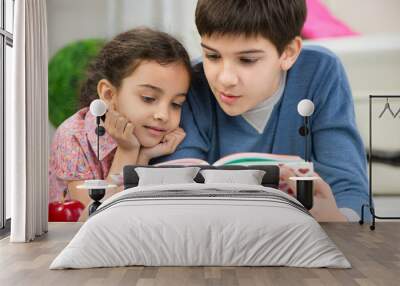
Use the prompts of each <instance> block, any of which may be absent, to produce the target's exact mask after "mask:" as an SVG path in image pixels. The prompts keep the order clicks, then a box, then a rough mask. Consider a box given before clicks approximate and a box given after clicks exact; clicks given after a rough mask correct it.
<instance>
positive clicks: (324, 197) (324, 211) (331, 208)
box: [279, 166, 347, 222]
mask: <svg viewBox="0 0 400 286" xmlns="http://www.w3.org/2000/svg"><path fill="white" fill-rule="evenodd" d="M279 168H280V177H281V178H282V179H284V180H285V182H286V183H287V184H288V185H289V186H290V189H291V190H292V191H293V196H294V197H297V193H296V182H295V181H292V180H290V179H289V178H290V177H296V174H295V172H294V170H293V169H290V168H289V167H287V166H280V167H279ZM315 175H316V176H318V177H319V175H318V174H317V173H315ZM310 213H311V214H312V216H313V217H314V218H315V219H316V220H317V221H319V222H324V221H325V222H326V221H347V219H346V217H345V216H344V215H343V214H342V213H341V212H340V210H339V209H338V207H337V205H336V201H335V197H334V196H333V193H332V190H331V187H330V186H329V185H328V184H327V183H326V182H325V181H324V180H323V179H322V178H321V179H319V180H314V204H313V207H312V209H311V210H310Z"/></svg>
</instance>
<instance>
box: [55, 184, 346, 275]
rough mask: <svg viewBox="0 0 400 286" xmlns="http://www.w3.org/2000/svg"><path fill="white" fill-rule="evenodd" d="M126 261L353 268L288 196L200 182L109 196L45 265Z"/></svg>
mask: <svg viewBox="0 0 400 286" xmlns="http://www.w3.org/2000/svg"><path fill="white" fill-rule="evenodd" d="M130 265H144V266H292V267H330V268H350V267H351V266H350V263H349V262H348V260H347V259H346V258H345V257H344V255H343V253H342V252H341V251H340V250H339V249H338V248H337V247H336V245H335V244H334V243H333V242H332V241H331V239H330V238H329V237H328V236H327V234H326V233H325V232H324V230H323V229H322V228H321V226H320V225H319V224H318V222H317V221H316V220H315V219H314V218H313V217H312V216H311V215H310V214H309V212H308V211H307V210H306V209H305V208H304V207H303V206H302V205H301V204H300V203H299V202H298V201H297V200H296V199H294V198H292V197H291V196H288V195H287V194H285V193H283V192H281V191H279V190H277V189H273V188H268V187H263V186H258V185H240V184H198V183H190V184H174V185H162V186H161V185H160V186H158V185H157V186H138V187H134V188H130V189H127V190H125V191H123V192H121V193H118V194H116V195H114V196H112V197H110V198H109V199H108V200H106V201H105V202H104V203H103V204H102V205H101V206H100V207H99V209H98V210H97V211H96V212H95V213H94V214H93V215H92V216H91V217H90V218H89V219H88V221H87V222H86V223H84V224H83V225H82V227H81V228H80V230H79V231H78V233H77V234H76V235H75V237H74V238H73V239H72V241H71V242H70V243H69V244H68V245H67V246H66V247H65V249H63V250H62V252H61V253H60V254H59V255H58V256H57V257H56V258H55V260H54V261H53V262H52V264H51V265H50V269H65V268H92V267H118V266H130Z"/></svg>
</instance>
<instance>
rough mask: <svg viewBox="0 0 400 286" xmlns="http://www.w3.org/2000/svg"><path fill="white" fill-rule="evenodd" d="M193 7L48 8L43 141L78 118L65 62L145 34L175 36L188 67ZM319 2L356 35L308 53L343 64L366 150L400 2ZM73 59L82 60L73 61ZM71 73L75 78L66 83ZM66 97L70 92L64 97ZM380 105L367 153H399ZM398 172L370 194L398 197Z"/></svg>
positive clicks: (384, 87)
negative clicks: (329, 55) (117, 38)
mask: <svg viewBox="0 0 400 286" xmlns="http://www.w3.org/2000/svg"><path fill="white" fill-rule="evenodd" d="M196 2H197V1H196V0H147V1H139V0H48V1H47V13H48V41H49V61H50V63H49V97H50V99H49V112H50V120H51V123H49V125H50V136H49V140H51V138H52V135H53V133H54V130H55V128H56V127H57V126H58V124H59V123H60V122H62V120H63V118H66V117H68V116H69V115H71V114H70V113H71V112H72V111H76V109H75V110H72V109H73V108H74V107H73V106H72V105H73V102H74V101H73V97H74V95H73V93H74V92H75V91H73V90H72V91H71V89H73V87H72V86H69V85H68V83H74V84H76V82H77V80H78V81H79V77H80V76H81V73H80V72H78V73H76V74H74V71H71V70H70V68H71V67H70V66H68V65H67V64H65V62H66V61H67V60H70V59H71V58H72V59H74V58H75V59H77V58H79V62H80V63H81V65H80V69H83V68H84V65H85V63H86V62H85V61H87V59H88V58H90V57H91V56H93V55H94V54H95V52H96V51H97V50H98V49H99V48H100V47H101V44H102V41H97V42H96V41H92V42H90V41H88V40H89V39H110V38H111V37H113V36H114V35H116V34H118V33H120V32H122V31H125V30H128V29H131V28H133V27H137V26H149V27H152V28H156V29H159V30H162V31H165V32H168V33H170V34H172V35H174V36H175V37H177V38H178V39H179V40H180V41H181V42H182V43H183V44H184V46H185V47H186V48H187V49H188V51H189V53H190V56H191V57H192V59H193V58H196V57H199V56H200V46H199V36H198V34H197V30H196V27H195V24H194V10H195V5H196ZM320 2H321V3H322V4H323V5H324V6H325V8H326V9H328V10H329V12H330V13H331V15H332V16H333V17H335V18H336V19H337V20H339V21H341V23H342V24H344V25H346V26H347V27H348V28H349V29H351V30H352V31H354V32H355V33H354V35H343V36H340V35H335V36H334V37H329V36H316V37H315V38H312V39H306V41H305V42H306V44H307V45H308V44H319V45H323V46H326V47H328V48H329V49H331V50H332V51H334V52H335V53H336V54H337V55H338V56H339V57H340V58H341V60H342V62H343V64H344V66H345V69H346V72H347V74H348V77H349V80H350V85H351V88H352V92H353V97H354V102H355V111H356V116H357V124H358V127H359V130H360V133H361V135H362V137H363V140H364V143H365V144H366V147H368V143H369V141H368V135H369V133H368V126H369V114H368V111H369V109H368V100H369V95H370V94H384V95H386V94H399V95H400V17H399V11H400V1H399V0H380V1H377V0H321V1H320ZM356 34H358V35H356ZM63 49H66V50H63ZM68 50H69V51H68ZM76 52H78V53H81V55H80V56H78V57H77V56H76V55H77V54H76ZM63 62H64V64H63ZM69 72H71V73H72V74H73V75H72V76H70V77H69V78H68V73H69ZM65 87H67V88H65ZM66 89H69V93H68V92H67V91H66ZM52 97H53V98H52ZM57 98H58V99H57ZM67 98H68V99H67ZM71 98H72V99H71ZM60 100H62V102H67V101H70V103H71V105H70V106H69V107H68V104H67V105H60V104H59V103H60V102H61V101H60ZM385 103H386V101H385V100H383V101H382V100H377V101H375V107H374V110H373V113H372V116H373V118H374V120H375V121H374V135H373V136H374V145H373V148H375V149H377V150H383V151H393V152H395V151H399V150H400V132H399V130H400V128H399V124H400V113H399V115H398V116H397V117H396V118H393V117H390V116H386V115H385V116H383V117H382V118H380V119H378V115H379V114H380V113H381V111H382V109H383V108H384V104H385ZM391 106H392V108H393V109H394V110H395V111H397V110H400V100H397V101H396V100H391ZM72 113H73V112H72ZM398 159H399V158H398ZM399 171H400V167H398V166H395V165H390V164H380V163H377V164H375V165H374V169H373V176H374V180H373V182H374V192H375V193H376V194H380V195H389V196H393V195H397V196H398V195H400V187H399V186H400V176H399V174H400V172H399ZM389 198H390V199H389V200H388V204H389V205H390V203H391V202H393V200H391V198H392V197H389ZM396 203H397V202H396ZM388 208H391V206H389V207H388ZM394 208H395V207H393V209H394ZM397 209H399V208H398V207H397ZM399 213H400V209H399V211H397V214H399Z"/></svg>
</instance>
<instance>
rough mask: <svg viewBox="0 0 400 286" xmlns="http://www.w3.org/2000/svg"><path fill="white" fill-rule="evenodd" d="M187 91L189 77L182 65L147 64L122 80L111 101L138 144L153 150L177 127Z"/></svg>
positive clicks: (150, 62) (152, 62)
mask: <svg viewBox="0 0 400 286" xmlns="http://www.w3.org/2000/svg"><path fill="white" fill-rule="evenodd" d="M188 89H189V74H188V72H187V70H186V68H185V66H184V65H183V64H180V63H171V64H168V65H160V64H158V63H157V62H154V61H147V62H142V63H141V64H140V65H139V66H138V67H137V68H136V69H135V71H134V72H133V73H132V74H131V75H130V76H128V77H126V78H124V79H123V81H122V84H121V86H120V88H119V89H118V91H117V96H113V100H114V104H115V107H116V110H117V111H118V112H119V113H121V114H122V115H123V116H125V117H126V118H127V119H128V120H129V121H130V122H132V123H133V124H134V126H135V130H134V134H135V136H136V137H137V139H138V140H139V142H140V144H141V145H142V146H144V147H152V146H155V145H157V144H158V143H160V141H161V140H162V138H163V137H164V135H166V134H167V133H169V132H171V131H173V130H174V129H176V128H177V127H178V126H179V122H180V117H181V106H182V104H183V102H184V101H185V99H186V93H187V92H188Z"/></svg>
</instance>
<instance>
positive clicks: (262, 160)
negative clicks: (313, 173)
mask: <svg viewBox="0 0 400 286" xmlns="http://www.w3.org/2000/svg"><path fill="white" fill-rule="evenodd" d="M301 162H304V160H303V159H302V158H301V157H299V156H293V155H279V154H269V153H257V152H246V153H235V154H231V155H228V156H225V157H222V158H221V159H219V160H217V161H216V162H214V164H213V165H214V166H222V165H277V164H280V163H301Z"/></svg>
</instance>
